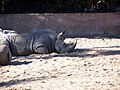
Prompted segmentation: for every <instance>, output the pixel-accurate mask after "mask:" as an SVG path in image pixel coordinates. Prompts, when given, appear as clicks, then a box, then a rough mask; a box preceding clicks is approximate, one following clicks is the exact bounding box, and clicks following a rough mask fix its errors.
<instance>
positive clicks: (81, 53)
mask: <svg viewBox="0 0 120 90" xmlns="http://www.w3.org/2000/svg"><path fill="white" fill-rule="evenodd" d="M117 47H118V48H119V46H116V48H117ZM97 48H99V47H97ZM100 48H114V47H100ZM91 52H95V53H91ZM119 54H120V50H95V49H76V50H75V51H74V52H73V53H63V54H50V55H45V56H44V55H43V57H41V58H42V59H50V58H51V57H52V58H53V57H80V58H92V57H98V56H101V55H102V56H108V55H119Z"/></svg>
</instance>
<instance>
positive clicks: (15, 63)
mask: <svg viewBox="0 0 120 90" xmlns="http://www.w3.org/2000/svg"><path fill="white" fill-rule="evenodd" d="M31 62H32V61H23V62H20V61H12V62H11V63H10V65H23V64H24V65H28V64H30V63H31Z"/></svg>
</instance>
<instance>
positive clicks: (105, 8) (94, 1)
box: [0, 0, 120, 13]
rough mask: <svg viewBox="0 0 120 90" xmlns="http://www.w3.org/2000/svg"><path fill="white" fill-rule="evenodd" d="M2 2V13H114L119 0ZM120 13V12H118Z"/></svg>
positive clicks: (119, 4)
mask: <svg viewBox="0 0 120 90" xmlns="http://www.w3.org/2000/svg"><path fill="white" fill-rule="evenodd" d="M99 1H103V0H1V1H0V10H1V13H46V12H47V13H63V12H64V13H65V12H69V13H71V12H72V13H73V12H75V13H76V12H111V11H112V12H113V11H116V8H117V7H118V8H119V7H120V1H119V0H104V1H105V3H98V2H99ZM118 11H119V10H118Z"/></svg>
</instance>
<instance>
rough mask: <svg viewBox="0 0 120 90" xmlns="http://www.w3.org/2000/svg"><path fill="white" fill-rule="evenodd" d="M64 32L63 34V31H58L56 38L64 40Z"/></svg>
mask: <svg viewBox="0 0 120 90" xmlns="http://www.w3.org/2000/svg"><path fill="white" fill-rule="evenodd" d="M64 34H65V31H62V32H61V33H59V34H58V36H57V40H64V39H65V36H64Z"/></svg>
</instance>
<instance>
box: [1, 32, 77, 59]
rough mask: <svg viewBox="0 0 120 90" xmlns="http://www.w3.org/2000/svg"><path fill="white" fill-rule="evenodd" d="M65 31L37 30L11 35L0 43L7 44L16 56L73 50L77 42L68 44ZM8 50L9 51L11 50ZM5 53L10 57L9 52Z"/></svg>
mask: <svg viewBox="0 0 120 90" xmlns="http://www.w3.org/2000/svg"><path fill="white" fill-rule="evenodd" d="M64 33H65V32H61V33H60V34H57V33H55V32H53V31H49V30H36V31H35V32H31V33H23V34H16V35H9V36H7V37H6V36H5V37H4V38H5V39H3V41H1V42H0V45H6V46H7V47H8V48H9V49H10V52H11V54H12V55H14V56H20V55H30V54H35V53H38V54H47V53H52V52H57V53H67V52H72V51H73V50H74V49H75V46H76V43H70V44H66V43H65V42H64V39H65V38H64ZM2 38H3V37H2ZM7 51H8V52H9V50H7ZM5 55H6V57H8V55H7V54H5ZM9 59H11V57H10V58H9ZM6 60H7V59H6Z"/></svg>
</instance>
